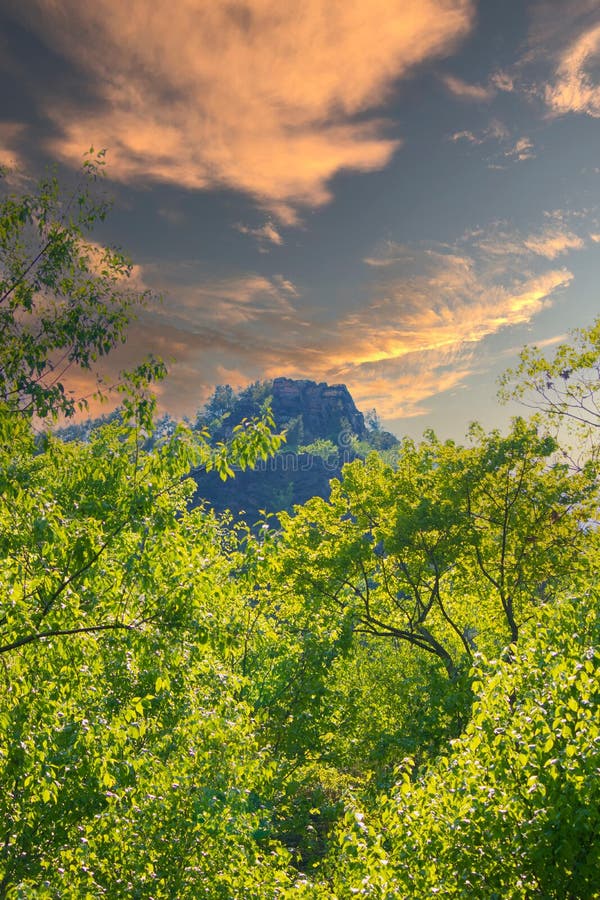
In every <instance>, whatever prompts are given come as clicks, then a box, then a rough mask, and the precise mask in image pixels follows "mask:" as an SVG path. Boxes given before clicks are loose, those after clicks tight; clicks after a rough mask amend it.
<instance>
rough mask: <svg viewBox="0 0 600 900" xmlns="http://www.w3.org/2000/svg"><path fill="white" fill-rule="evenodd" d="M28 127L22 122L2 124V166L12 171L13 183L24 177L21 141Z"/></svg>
mask: <svg viewBox="0 0 600 900" xmlns="http://www.w3.org/2000/svg"><path fill="white" fill-rule="evenodd" d="M26 130H27V127H26V126H25V125H24V124H23V123H21V122H0V166H6V167H7V168H8V169H10V170H11V172H10V173H9V178H10V179H11V183H13V182H14V181H15V180H18V179H19V178H22V177H23V173H22V171H21V170H23V169H24V165H23V158H22V156H21V154H20V152H19V149H18V144H19V140H22V139H23V138H24V136H25V133H26Z"/></svg>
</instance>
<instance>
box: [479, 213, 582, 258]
mask: <svg viewBox="0 0 600 900" xmlns="http://www.w3.org/2000/svg"><path fill="white" fill-rule="evenodd" d="M552 218H553V219H554V220H555V221H554V222H553V223H552V224H550V225H547V226H545V227H544V228H542V229H541V230H539V231H537V232H532V233H530V234H524V235H523V234H520V233H519V232H517V231H515V230H514V229H510V228H507V227H505V226H503V224H502V223H499V224H498V225H497V226H496V227H494V228H491V229H488V230H487V231H486V232H479V233H474V234H472V235H470V236H467V237H468V239H474V240H475V242H476V244H477V246H478V247H479V249H480V250H483V251H484V252H485V253H487V254H488V255H490V256H492V257H512V258H518V257H523V256H532V255H533V256H541V257H544V258H545V259H550V260H553V259H556V258H557V257H559V256H563V255H564V254H566V253H569V252H570V251H572V250H582V249H583V248H584V247H585V241H584V239H583V238H582V237H580V235H578V234H576V233H575V232H574V231H572V230H571V229H570V228H568V227H567V226H566V225H564V224H563V223H561V222H560V220H559V219H558V217H557V216H556V215H555V216H553V217H552Z"/></svg>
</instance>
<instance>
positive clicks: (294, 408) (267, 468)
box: [194, 378, 398, 524]
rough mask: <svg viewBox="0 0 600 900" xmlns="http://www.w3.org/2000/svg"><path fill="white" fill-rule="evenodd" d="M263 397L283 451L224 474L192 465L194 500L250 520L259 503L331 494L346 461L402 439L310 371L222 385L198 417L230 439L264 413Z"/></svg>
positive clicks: (272, 505) (281, 504) (284, 504)
mask: <svg viewBox="0 0 600 900" xmlns="http://www.w3.org/2000/svg"><path fill="white" fill-rule="evenodd" d="M216 398H218V401H219V402H216ZM265 402H268V403H269V405H270V406H271V409H272V412H273V417H274V419H275V425H276V429H277V430H278V431H279V430H283V429H285V430H286V433H287V442H286V444H285V445H284V446H283V447H282V450H281V452H280V453H279V454H277V455H276V456H275V457H273V458H272V459H270V460H268V461H267V462H266V463H262V464H260V465H258V466H257V468H256V469H255V470H252V471H245V472H238V473H237V474H236V477H235V479H231V480H230V481H226V482H222V481H221V480H220V478H219V477H218V476H217V475H216V474H215V473H214V472H211V473H205V472H203V473H200V472H197V473H194V478H195V480H196V483H197V485H198V490H197V493H196V496H195V498H194V502H195V503H201V502H206V503H208V504H209V505H210V506H212V507H213V508H214V509H216V510H217V511H218V512H223V511H224V510H230V511H231V512H232V513H233V514H234V516H236V517H242V518H244V519H245V520H246V521H247V522H248V523H250V524H253V523H254V522H256V521H257V520H258V519H259V518H260V515H261V514H260V510H261V509H264V510H266V511H267V512H279V511H280V510H282V509H285V510H291V509H292V507H293V506H294V505H296V504H300V503H305V502H306V501H307V500H309V499H310V498H311V497H315V496H318V497H327V496H329V482H330V481H331V479H332V478H337V477H339V476H340V475H341V471H342V467H343V466H344V464H345V463H347V462H351V461H352V460H353V459H356V458H357V457H361V456H365V455H366V454H367V453H368V452H369V451H370V450H373V449H376V450H387V449H390V448H393V447H394V446H395V445H396V444H397V443H398V441H397V439H396V438H395V437H394V435H392V434H390V433H389V432H386V431H382V430H380V429H378V428H375V429H373V428H367V426H366V424H365V417H364V416H363V414H362V413H361V412H360V411H359V410H358V409H357V408H356V405H355V403H354V400H353V399H352V396H351V395H350V392H349V391H348V388H347V387H346V385H344V384H334V385H329V384H326V383H325V382H320V383H318V382H315V381H309V380H306V379H301V380H295V379H292V378H275V379H274V380H273V381H269V382H257V383H256V384H254V385H251V386H250V387H249V388H247V389H245V390H244V391H242V392H241V393H240V394H239V395H237V396H235V395H234V394H233V392H232V391H231V389H226V388H223V387H221V388H218V389H217V391H216V392H215V397H214V398H213V401H211V402H209V404H207V410H208V413H207V415H206V416H205V417H204V418H200V419H199V424H201V425H205V426H207V427H208V429H209V430H210V431H211V433H212V435H213V437H214V438H215V440H219V441H223V440H227V438H228V437H229V436H230V435H231V431H232V429H233V427H234V426H235V425H236V424H237V423H238V422H240V421H241V420H242V419H244V418H252V417H253V416H257V415H259V414H260V410H261V405H262V404H263V403H265ZM211 409H212V410H213V413H215V412H216V413H218V414H219V415H220V416H221V418H220V419H219V420H217V421H211V418H210V410H211ZM223 414H224V416H223ZM316 442H317V443H316ZM324 442H327V444H324Z"/></svg>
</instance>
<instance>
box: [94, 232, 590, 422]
mask: <svg viewBox="0 0 600 900" xmlns="http://www.w3.org/2000/svg"><path fill="white" fill-rule="evenodd" d="M559 226H560V223H557V222H556V221H554V220H553V222H552V224H551V225H549V226H548V227H547V228H546V229H544V230H542V231H540V232H536V233H534V234H533V235H531V236H529V237H528V238H526V241H524V242H523V246H524V248H525V249H524V250H523V252H522V253H521V254H520V255H518V256H515V254H514V253H512V252H511V251H510V250H508V251H507V250H506V247H504V248H503V247H502V245H503V235H502V232H501V231H500V229H499V228H492V230H491V232H490V233H485V232H478V233H477V234H472V235H470V236H468V238H465V239H464V240H463V241H462V242H459V243H458V244H457V245H456V246H454V247H451V246H443V245H431V244H429V245H427V244H420V245H403V244H399V243H395V242H393V241H386V242H384V243H383V244H382V245H381V246H380V247H379V248H378V250H377V252H376V253H373V254H372V256H371V257H368V259H370V260H371V264H369V269H368V271H369V273H370V275H369V278H368V280H367V281H366V283H365V284H364V285H363V287H362V289H359V290H362V294H358V295H357V297H356V298H354V299H355V301H360V302H359V303H358V305H356V307H355V308H354V309H353V311H352V312H345V313H341V314H340V315H338V317H337V319H335V320H332V319H331V315H330V314H328V311H327V310H326V309H325V308H319V307H316V306H314V305H313V306H312V307H311V306H309V305H308V303H307V302H306V298H305V297H303V296H301V290H300V288H299V287H298V286H296V285H295V284H294V283H293V282H292V281H290V279H289V278H287V277H286V276H285V275H283V274H278V275H274V276H270V277H267V276H266V275H263V274H261V273H257V272H255V273H240V274H238V275H235V276H229V277H226V278H222V279H214V278H213V279H207V278H206V276H202V271H201V266H200V265H199V264H198V263H196V264H194V265H192V264H190V265H188V266H182V265H180V264H178V265H177V266H175V265H174V264H173V267H172V271H170V270H169V268H168V267H167V268H166V269H165V267H164V266H161V267H158V266H156V267H152V266H146V267H144V269H143V271H142V272H141V273H140V276H139V277H140V279H141V281H143V283H149V284H151V285H152V286H153V287H154V288H155V289H156V290H159V291H160V290H161V289H162V288H163V283H162V282H161V280H160V279H161V278H162V279H164V281H165V283H168V284H169V285H170V286H171V290H170V294H171V296H170V298H169V305H168V308H167V307H161V306H157V307H155V308H151V309H149V310H148V311H145V312H143V313H142V314H141V316H140V319H139V321H138V322H137V323H135V324H134V326H133V328H132V329H131V336H130V339H129V341H128V344H127V346H126V347H125V348H122V349H120V350H119V351H117V353H116V354H115V356H114V357H111V358H110V360H109V365H110V366H112V367H113V371H116V369H115V368H114V367H117V368H118V366H121V367H122V366H124V365H127V366H129V365H131V364H132V362H133V361H137V360H139V359H141V358H142V357H143V356H144V354H145V353H147V352H149V351H152V352H154V353H157V354H160V355H163V356H164V357H167V358H170V357H174V358H175V360H176V362H175V363H174V364H173V366H172V368H171V375H170V376H169V378H168V379H167V381H166V382H165V383H164V384H163V385H162V386H161V388H160V392H159V397H160V403H161V406H162V408H164V409H167V410H168V411H169V412H171V413H172V414H176V415H183V414H188V415H191V414H193V413H194V412H195V410H196V409H197V408H198V407H199V406H200V405H201V404H202V402H203V400H204V399H205V398H206V396H207V395H208V394H209V393H210V389H211V386H214V384H216V383H222V382H223V380H224V373H233V374H231V377H228V378H227V379H226V380H228V381H229V382H230V383H235V384H236V385H240V384H242V383H244V382H245V383H247V382H249V381H252V380H254V379H256V378H271V377H275V376H277V375H288V376H290V377H302V378H306V377H308V378H315V379H319V380H323V381H327V382H330V383H337V382H340V381H343V382H345V383H346V384H347V385H348V387H349V389H350V390H351V392H352V393H353V395H354V396H355V397H356V399H357V402H358V403H359V405H360V404H362V405H364V406H365V408H367V407H372V406H375V407H377V408H378V409H379V411H380V413H381V414H382V415H384V416H386V417H390V418H398V417H400V416H403V417H414V416H418V415H423V414H425V412H426V411H427V404H428V401H429V400H430V398H432V397H433V396H435V395H436V394H440V393H442V392H445V391H449V390H457V389H459V388H460V387H461V386H463V385H465V383H467V381H468V379H469V378H473V377H474V375H475V374H476V372H477V371H478V369H479V368H480V367H481V365H482V358H483V357H482V352H483V350H482V348H483V346H484V344H485V341H486V340H487V339H488V338H489V337H490V336H492V335H495V334H498V333H499V332H501V331H503V330H506V329H508V328H511V327H514V326H517V325H523V324H527V323H529V322H531V321H532V320H533V319H534V318H535V316H537V315H538V314H539V313H540V312H541V311H542V310H544V309H545V308H546V307H548V306H549V305H550V304H551V303H552V302H553V300H554V298H555V296H556V295H557V294H558V292H559V291H561V290H563V289H564V288H566V287H567V286H568V285H569V284H570V282H571V280H572V277H573V276H572V274H571V272H569V271H568V270H567V269H564V268H548V263H547V260H552V259H554V257H555V256H557V255H558V254H559V252H566V250H564V251H563V250H559V246H562V247H564V246H565V244H567V243H569V240H571V239H569V238H568V237H565V236H564V235H563V236H562V238H561V240H562V244H561V241H560V240H559V238H558V237H557V235H558V231H557V229H558V228H559ZM551 229H554V231H552V230H551ZM507 239H508V238H507ZM512 240H513V241H514V242H515V243H517V239H516V237H515V236H514V235H513V236H512ZM553 242H554V243H553ZM571 242H572V240H571ZM527 245H528V246H527ZM504 251H506V252H504ZM524 260H526V261H527V267H528V268H525V269H524V266H523V261H524ZM374 261H376V264H375V265H373V264H372V263H373V262H374ZM534 263H535V264H536V265H537V266H538V268H540V271H535V270H533V269H532V268H531V266H533V264H534ZM530 264H531V266H530ZM236 373H237V374H236ZM234 374H235V379H237V380H236V381H235V382H234V380H233V379H234Z"/></svg>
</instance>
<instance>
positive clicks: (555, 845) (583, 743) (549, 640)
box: [299, 579, 600, 900]
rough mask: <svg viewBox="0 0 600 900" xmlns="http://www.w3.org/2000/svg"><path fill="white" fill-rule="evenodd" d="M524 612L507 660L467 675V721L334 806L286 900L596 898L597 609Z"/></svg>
mask: <svg viewBox="0 0 600 900" xmlns="http://www.w3.org/2000/svg"><path fill="white" fill-rule="evenodd" d="M571 594H572V596H570V597H569V596H566V595H562V596H561V597H560V599H559V601H558V602H557V603H556V604H554V605H548V606H546V607H545V608H544V609H542V610H538V611H537V615H536V618H535V620H534V621H533V622H531V623H530V624H529V625H528V626H526V628H525V629H524V633H523V641H522V643H521V644H520V645H519V649H518V653H517V656H516V657H515V658H514V659H512V660H505V661H498V660H496V661H493V662H489V663H486V662H485V661H484V660H482V659H479V660H478V662H477V667H476V673H475V674H476V678H477V680H476V683H475V684H474V689H475V691H476V695H477V696H476V702H475V704H474V709H473V716H472V719H471V721H470V723H469V725H468V726H467V728H466V729H465V732H464V734H463V735H462V736H461V738H460V739H459V740H456V741H454V742H453V743H452V746H450V747H449V748H448V749H447V751H446V752H445V753H443V754H442V755H441V756H440V758H439V759H438V760H437V761H435V762H433V763H432V764H431V765H430V766H429V767H428V769H426V770H425V771H421V772H419V773H416V772H415V770H414V761H413V760H412V759H410V758H407V759H405V760H404V761H403V765H402V766H401V767H400V769H399V771H398V772H397V776H396V784H395V786H394V787H393V788H392V790H391V791H389V792H388V793H387V794H382V795H380V796H379V797H378V798H377V799H376V800H375V802H374V803H373V804H372V806H371V808H368V807H365V806H361V805H359V804H357V803H356V801H354V802H350V803H349V804H348V812H347V816H346V819H345V821H344V822H343V824H342V825H341V826H340V827H339V828H338V829H337V834H336V835H335V838H334V840H333V841H332V842H331V856H330V859H329V860H327V862H326V865H325V866H324V869H323V870H321V874H322V878H321V879H319V878H316V879H315V881H314V882H309V883H308V884H307V885H306V889H305V893H302V892H299V895H300V896H305V897H307V898H308V897H310V898H313V897H314V898H324V900H325V898H330V897H332V896H340V897H346V896H348V897H350V896H354V895H362V896H370V897H412V896H414V897H430V896H438V895H439V896H443V897H455V898H465V900H466V898H470V897H489V898H496V897H498V898H499V897H511V898H519V900H525V898H531V897H544V898H548V900H559V898H584V897H585V898H594V897H598V896H599V895H598V867H599V866H600V844H599V842H598V829H599V828H600V791H599V782H598V778H597V768H598V765H599V763H600V729H599V727H598V720H597V702H598V675H599V657H598V652H597V649H596V648H597V646H598V640H599V639H600V619H599V610H600V604H599V600H600V597H599V596H598V592H597V590H596V588H595V586H594V585H593V584H590V583H589V581H588V582H587V584H586V582H585V580H584V581H582V582H580V581H579V580H578V579H576V580H575V581H574V583H573V584H572V586H571Z"/></svg>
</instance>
